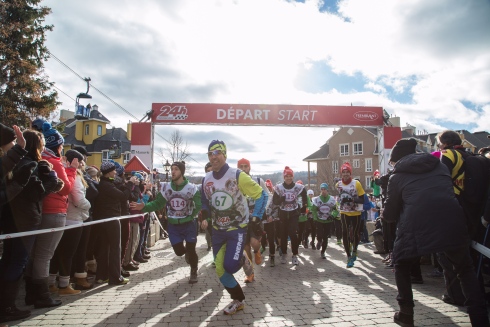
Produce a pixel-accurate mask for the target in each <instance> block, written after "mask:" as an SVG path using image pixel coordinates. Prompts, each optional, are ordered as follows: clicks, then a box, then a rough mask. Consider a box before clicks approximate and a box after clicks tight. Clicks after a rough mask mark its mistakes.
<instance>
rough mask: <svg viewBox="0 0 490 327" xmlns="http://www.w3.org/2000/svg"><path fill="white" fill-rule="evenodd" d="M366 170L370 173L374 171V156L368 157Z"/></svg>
mask: <svg viewBox="0 0 490 327" xmlns="http://www.w3.org/2000/svg"><path fill="white" fill-rule="evenodd" d="M365 162H366V172H367V173H370V172H372V171H373V159H372V158H366V161H365Z"/></svg>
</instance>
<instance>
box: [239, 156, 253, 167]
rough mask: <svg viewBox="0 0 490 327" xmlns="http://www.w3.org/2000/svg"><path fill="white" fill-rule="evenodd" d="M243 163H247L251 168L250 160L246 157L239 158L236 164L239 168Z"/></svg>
mask: <svg viewBox="0 0 490 327" xmlns="http://www.w3.org/2000/svg"><path fill="white" fill-rule="evenodd" d="M241 165H247V166H249V167H250V168H251V166H250V161H248V160H247V159H245V158H242V159H240V160H238V162H237V164H236V166H237V168H240V166H241Z"/></svg>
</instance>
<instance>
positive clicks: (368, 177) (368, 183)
mask: <svg viewBox="0 0 490 327" xmlns="http://www.w3.org/2000/svg"><path fill="white" fill-rule="evenodd" d="M371 180H372V177H371V176H366V186H365V188H371Z"/></svg>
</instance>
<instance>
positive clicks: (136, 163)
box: [124, 156, 150, 174]
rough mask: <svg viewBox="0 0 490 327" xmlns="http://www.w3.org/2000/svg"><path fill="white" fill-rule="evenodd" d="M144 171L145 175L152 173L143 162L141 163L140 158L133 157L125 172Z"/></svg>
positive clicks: (125, 167)
mask: <svg viewBox="0 0 490 327" xmlns="http://www.w3.org/2000/svg"><path fill="white" fill-rule="evenodd" d="M141 170H142V171H144V172H145V173H148V174H149V173H150V169H148V168H147V167H146V166H145V164H144V163H143V161H141V159H140V158H138V156H133V157H132V158H131V159H130V160H129V162H128V163H127V164H126V165H125V166H124V172H126V173H130V172H132V171H141Z"/></svg>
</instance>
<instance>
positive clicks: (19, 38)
mask: <svg viewBox="0 0 490 327" xmlns="http://www.w3.org/2000/svg"><path fill="white" fill-rule="evenodd" d="M40 2H41V0H0V69H1V70H0V120H1V121H2V123H3V124H5V125H7V126H12V125H18V126H21V127H29V126H30V122H31V120H32V119H34V118H36V117H48V116H49V114H50V113H51V112H52V111H54V110H55V109H56V107H57V106H58V105H59V104H60V103H59V102H58V101H57V100H58V93H57V92H56V91H55V90H52V87H53V84H54V83H51V82H49V81H48V77H47V76H46V74H45V72H44V61H46V60H47V59H48V58H49V55H48V54H49V53H48V49H47V48H46V47H45V45H44V42H45V40H46V38H45V34H46V32H47V31H51V30H52V29H53V26H52V25H45V24H44V20H45V17H46V16H47V15H48V14H49V13H50V12H51V9H50V8H48V7H43V6H39V3H40Z"/></svg>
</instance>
